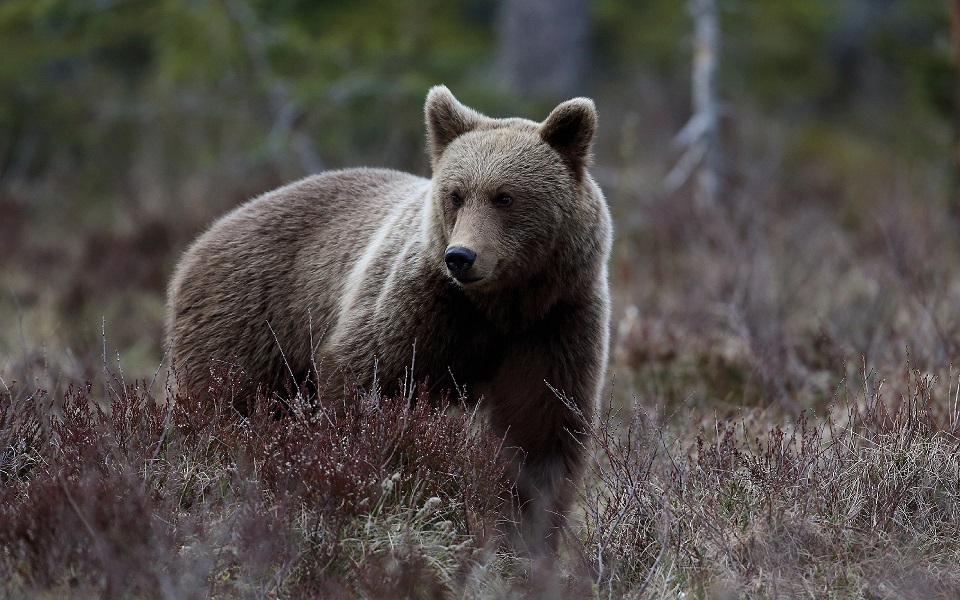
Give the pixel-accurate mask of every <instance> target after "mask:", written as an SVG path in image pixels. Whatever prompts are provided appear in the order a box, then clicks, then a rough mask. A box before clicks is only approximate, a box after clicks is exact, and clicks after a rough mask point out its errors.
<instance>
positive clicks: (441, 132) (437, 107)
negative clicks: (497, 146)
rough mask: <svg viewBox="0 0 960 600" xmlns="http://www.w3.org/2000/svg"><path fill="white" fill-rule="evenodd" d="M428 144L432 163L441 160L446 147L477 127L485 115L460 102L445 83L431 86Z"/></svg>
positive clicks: (426, 109) (428, 107) (427, 106)
mask: <svg viewBox="0 0 960 600" xmlns="http://www.w3.org/2000/svg"><path fill="white" fill-rule="evenodd" d="M425 112H426V113H427V146H428V150H429V152H430V164H432V165H433V166H434V167H436V166H437V163H438V162H439V161H440V156H441V155H442V154H443V151H444V149H446V147H447V146H448V145H449V144H450V142H452V141H453V140H455V139H457V138H458V137H460V136H461V135H463V134H465V133H467V132H468V131H471V130H473V129H475V128H476V127H477V126H478V125H479V124H480V122H481V121H482V120H483V118H484V117H483V115H481V114H480V113H478V112H477V111H475V110H473V109H472V108H467V107H466V106H464V105H462V104H460V102H458V101H457V99H456V98H454V97H453V94H452V93H450V90H448V89H447V87H446V86H444V85H436V86H433V87H432V88H430V92H429V93H428V94H427V105H426V107H425Z"/></svg>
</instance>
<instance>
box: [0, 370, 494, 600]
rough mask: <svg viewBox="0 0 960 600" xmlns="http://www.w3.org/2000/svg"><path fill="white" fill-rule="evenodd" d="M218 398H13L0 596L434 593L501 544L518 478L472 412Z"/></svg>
mask: <svg viewBox="0 0 960 600" xmlns="http://www.w3.org/2000/svg"><path fill="white" fill-rule="evenodd" d="M217 386H218V389H215V390H213V391H214V394H213V396H214V398H216V399H217V400H216V401H213V402H209V401H207V402H203V401H199V400H197V399H196V398H195V397H194V396H192V395H191V394H190V393H177V394H176V395H174V394H172V393H168V394H166V395H165V396H164V397H163V398H157V397H155V396H154V395H153V394H152V393H151V391H150V389H149V388H150V386H149V385H147V384H146V383H138V384H133V385H123V383H122V382H121V381H120V380H114V381H112V382H109V383H107V384H106V385H104V386H103V392H102V395H99V394H98V393H97V392H94V391H93V390H94V386H93V385H91V384H89V383H88V384H86V385H84V386H80V387H70V388H69V389H68V391H67V392H66V393H65V394H63V396H62V397H61V398H53V399H51V398H50V397H49V395H48V394H47V393H46V392H44V391H43V390H38V391H37V392H36V393H34V394H32V395H28V396H19V397H14V395H13V393H11V392H8V393H6V394H5V396H4V397H3V399H2V402H3V407H2V408H3V410H2V412H0V442H2V444H3V453H2V455H0V456H2V462H0V467H2V468H0V478H2V482H3V486H2V487H0V581H3V582H5V583H3V584H2V586H3V594H4V595H8V596H10V595H13V596H30V595H43V594H46V593H54V594H66V593H69V594H70V595H73V596H93V597H96V596H107V597H115V596H122V597H169V598H189V597H206V596H211V595H212V596H216V597H246V596H249V595H256V596H258V597H259V596H261V595H263V594H270V595H280V596H283V597H314V596H316V595H323V596H331V595H332V596H338V595H347V596H352V595H354V594H355V593H356V592H357V590H358V588H357V585H359V589H360V590H364V591H365V593H367V594H369V595H373V596H381V597H382V596H391V597H392V596H403V595H415V596H418V597H423V596H429V597H439V596H440V595H442V594H443V593H445V592H446V591H448V590H450V589H453V588H454V587H456V586H457V585H460V583H459V582H461V581H462V580H463V579H464V577H466V575H467V574H468V573H469V571H470V566H469V565H470V562H471V561H472V560H474V559H473V556H474V555H475V554H476V553H477V552H481V551H483V550H484V549H485V548H493V549H495V547H496V544H497V539H498V534H497V523H498V521H499V519H500V518H501V517H502V516H503V515H504V514H506V513H505V512H504V511H505V508H506V507H507V506H508V504H507V502H508V497H509V495H508V489H509V481H508V480H507V478H506V475H505V472H506V471H505V465H504V463H503V461H502V460H501V458H500V455H499V453H498V451H499V449H500V441H499V439H498V438H496V437H495V436H493V435H492V434H491V433H490V432H489V431H488V429H487V428H486V426H485V424H484V423H483V421H482V420H481V419H480V418H479V416H478V413H476V412H475V411H472V410H463V409H461V408H455V407H451V403H450V402H449V401H448V400H446V399H445V400H443V401H442V402H440V403H431V402H430V399H429V398H428V394H427V391H426V387H420V388H419V389H418V390H417V394H416V396H417V397H416V400H415V401H414V402H411V400H410V398H408V397H403V396H397V397H378V396H375V395H373V396H361V395H360V394H358V393H356V394H355V397H353V398H348V399H343V398H340V399H337V401H336V402H330V403H328V402H326V401H325V400H324V399H319V400H318V399H315V398H314V399H312V400H306V399H304V397H303V396H296V397H295V398H294V399H293V400H290V401H287V402H279V401H277V400H275V399H270V398H265V397H263V396H258V397H254V398H250V399H249V400H247V403H246V408H247V410H245V411H243V412H242V413H241V412H238V411H237V410H236V408H235V405H236V403H235V402H234V400H235V397H234V396H233V395H232V392H233V391H234V390H235V386H232V385H231V382H230V378H229V377H225V378H222V379H220V380H219V383H218V384H217ZM67 590H69V592H67Z"/></svg>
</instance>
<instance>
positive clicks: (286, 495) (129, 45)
mask: <svg viewBox="0 0 960 600" xmlns="http://www.w3.org/2000/svg"><path fill="white" fill-rule="evenodd" d="M698 1H703V0H698ZM693 4H694V2H689V3H688V2H681V1H678V0H643V1H639V0H593V1H589V0H552V1H551V0H464V1H461V2H451V1H449V0H396V1H393V2H386V1H374V0H353V1H351V2H327V1H323V2H311V1H308V0H269V1H268V0H0V449H3V450H2V452H0V483H2V484H3V485H0V549H2V552H0V588H2V586H3V585H6V586H7V587H6V588H3V589H6V590H8V593H9V595H11V596H12V597H20V596H22V597H28V595H29V594H28V592H30V591H31V590H32V591H34V592H36V594H35V597H52V596H51V595H50V594H53V596H56V597H61V596H65V595H67V592H66V590H69V595H70V597H91V598H93V597H114V596H116V597H126V596H129V597H141V596H142V597H167V598H187V597H211V596H217V597H257V598H260V597H291V598H293V597H305V598H306V597H310V598H312V597H355V596H356V595H358V593H359V595H366V596H367V597H401V595H405V596H408V597H444V593H445V592H444V590H447V591H450V590H457V592H456V595H457V597H464V598H481V597H497V598H506V597H517V598H519V597H528V596H526V595H525V594H524V589H536V587H537V582H536V573H535V572H534V573H533V575H532V576H531V570H530V568H529V567H530V565H524V564H519V565H518V563H517V562H516V559H517V557H516V555H512V554H511V552H510V551H509V548H507V549H504V548H503V547H500V546H498V543H497V541H496V539H493V538H490V537H489V536H488V534H489V533H490V532H491V531H493V529H492V528H493V524H494V523H496V522H497V519H498V518H499V515H501V514H504V513H503V511H505V510H506V508H505V507H506V506H507V505H508V501H507V492H506V490H507V482H505V481H502V478H501V477H500V475H503V470H502V468H501V469H500V470H499V471H498V470H497V469H498V467H497V460H498V459H497V456H498V455H497V448H498V447H499V446H498V442H497V441H496V440H491V439H490V438H488V437H485V435H486V434H485V433H484V431H483V429H482V428H481V427H479V426H475V423H474V421H473V420H472V419H473V416H472V415H464V414H460V415H459V416H458V414H457V413H456V411H451V412H450V413H447V412H444V411H443V409H442V408H440V409H437V408H436V407H434V408H430V407H427V406H426V403H425V402H421V403H419V404H418V405H417V406H416V407H415V408H416V410H415V411H414V409H412V408H411V407H410V406H409V404H408V403H407V402H406V401H405V400H404V399H402V398H399V399H394V400H393V401H391V402H392V403H389V402H388V403H386V404H383V405H381V404H379V403H376V405H373V404H371V403H369V402H359V401H358V402H355V403H353V404H351V406H352V408H353V410H352V411H343V414H341V412H339V411H335V410H331V409H330V408H329V406H327V405H323V406H321V407H320V408H319V409H318V410H319V413H311V412H310V411H309V410H304V411H303V414H305V415H306V414H308V413H309V414H310V415H313V416H312V417H311V418H310V419H305V420H298V419H297V418H293V417H291V418H289V419H275V418H274V416H275V413H273V412H271V411H270V410H264V411H261V412H262V414H259V417H258V419H259V420H257V419H253V420H240V419H236V418H234V416H235V415H232V414H228V413H226V412H223V411H221V410H220V408H221V407H220V406H219V405H218V406H208V405H206V404H199V403H193V402H192V401H190V400H189V399H186V400H185V399H184V398H182V397H181V398H177V399H175V400H173V399H171V398H170V397H168V396H167V393H166V390H165V389H164V387H163V379H164V377H163V375H164V367H165V365H164V363H163V358H162V350H161V338H162V326H163V325H162V324H163V317H164V303H165V300H164V291H165V287H166V282H167V280H168V279H169V276H170V274H171V272H172V270H173V267H174V265H175V264H176V261H177V259H178V256H179V255H180V253H181V252H182V251H183V250H184V248H185V247H186V246H187V244H189V243H190V241H191V240H192V239H193V238H194V237H195V236H196V235H197V234H198V233H199V232H201V231H202V230H203V229H204V228H205V227H206V226H207V225H208V224H209V223H210V222H211V221H212V220H213V219H215V218H216V217H217V216H219V215H221V214H223V213H225V212H226V211H228V210H230V209H231V208H233V207H235V206H237V205H238V204H240V203H242V202H244V201H246V200H247V199H249V198H252V197H254V196H256V195H258V194H260V193H262V192H264V191H267V190H270V189H273V188H275V187H277V186H279V185H281V184H283V183H285V182H289V181H292V180H294V179H297V178H299V177H302V176H304V175H307V174H310V173H315V172H318V171H320V170H323V169H334V168H341V167H351V166H360V165H366V166H384V167H393V168H397V169H403V170H408V171H412V172H415V173H418V174H422V175H424V176H428V175H429V168H428V161H427V159H426V155H425V152H424V126H423V114H422V111H423V102H424V98H425V95H426V92H427V90H428V89H429V87H430V86H432V85H435V84H439V83H444V84H446V85H447V86H449V87H450V88H451V90H452V91H453V92H454V93H455V94H456V95H457V96H458V98H459V99H460V100H462V101H463V102H464V103H465V104H467V105H469V106H473V107H476V108H477V109H479V110H481V111H484V112H486V113H488V114H490V115H491V116H496V117H506V116H524V117H528V118H531V119H537V120H540V119H543V118H544V117H545V116H546V115H547V114H548V111H549V110H550V109H551V108H552V107H553V106H555V104H556V103H557V102H559V101H561V100H564V99H567V98H569V97H572V96H576V95H584V96H590V97H592V98H594V99H595V100H596V103H597V107H598V111H599V115H600V131H599V134H598V136H597V139H596V140H595V164H594V166H593V168H592V173H593V174H594V176H595V177H596V179H597V180H598V181H599V183H600V184H601V186H602V188H603V189H604V191H605V194H606V197H607V199H608V201H609V203H610V206H611V210H612V212H613V215H614V219H615V229H616V239H615V247H614V253H613V257H612V260H611V265H610V267H611V269H610V272H611V286H612V293H613V300H614V311H613V323H612V326H613V336H612V337H613V339H612V344H613V348H612V353H611V365H610V370H609V373H610V375H611V377H610V380H611V382H610V387H609V388H608V389H609V393H607V394H605V395H604V399H603V406H601V411H600V416H599V418H598V419H597V422H596V423H595V424H594V427H593V428H592V429H591V430H590V431H589V432H588V433H589V437H590V439H591V444H590V448H591V461H590V466H589V470H588V473H587V475H586V477H585V478H584V481H583V484H582V493H581V494H580V496H579V497H578V498H577V499H576V501H575V506H574V508H573V510H572V512H571V516H572V519H571V528H570V530H569V531H567V532H565V535H564V543H563V544H562V546H561V548H562V551H561V556H560V559H559V561H558V563H557V566H558V567H557V568H558V573H560V574H561V575H562V581H563V582H564V585H565V586H566V587H565V590H566V591H568V592H569V594H568V595H569V597H577V598H582V597H594V598H599V597H609V598H614V597H631V598H665V597H671V598H678V597H697V598H752V597H755V598H778V597H790V598H792V597H818V598H820V597H822V598H844V599H846V598H863V599H867V598H869V599H871V600H876V599H878V598H891V599H892V598H898V599H899V598H916V599H918V600H919V599H924V600H926V599H929V598H957V597H960V567H958V565H960V542H958V540H960V518H958V515H960V452H958V451H957V448H958V447H960V443H958V440H960V407H958V398H960V378H958V371H957V369H956V368H955V367H954V365H955V364H956V363H957V361H958V358H960V268H958V265H960V243H958V241H960V210H958V203H957V197H958V182H957V174H958V169H957V164H958V163H957V157H958V154H957V139H956V137H957V132H958V123H960V119H958V110H960V106H958V97H957V92H958V89H960V85H958V84H960V78H958V74H957V60H956V58H955V55H954V48H957V47H960V1H957V0H950V1H947V0H778V1H776V2H773V1H764V0H717V2H716V5H717V7H718V22H719V31H720V43H719V50H718V52H717V53H716V55H715V58H717V59H718V61H719V71H718V73H717V77H716V81H715V88H714V89H715V91H716V95H717V98H718V99H719V101H718V102H714V108H717V109H718V114H719V128H718V130H717V137H716V140H717V145H716V146H715V150H716V154H715V156H714V158H717V160H716V164H717V165H719V166H720V167H722V170H721V169H718V170H717V174H718V176H719V180H718V181H719V183H720V185H719V186H718V188H717V189H718V190H719V192H718V193H717V194H715V197H713V198H712V199H711V198H707V199H706V201H705V199H704V195H703V194H702V193H700V191H699V190H700V188H699V187H698V185H699V181H700V179H698V178H697V177H696V173H691V170H690V169H687V167H688V166H690V164H691V163H689V162H688V159H689V158H690V157H691V156H692V157H694V158H695V157H696V156H697V155H696V154H695V153H694V154H691V153H690V152H691V151H690V148H691V147H692V146H691V140H690V139H689V138H690V136H689V135H688V134H689V133H690V132H691V131H693V130H694V129H695V128H691V127H685V126H686V125H687V124H688V123H690V122H691V117H692V116H693V114H694V112H695V110H696V109H697V103H696V102H694V101H692V100H691V96H692V95H693V92H694V91H695V89H696V87H697V86H696V85H694V83H693V80H694V79H695V78H694V77H693V76H692V63H693V62H694V60H695V59H696V58H698V57H699V58H701V59H702V58H705V56H706V55H705V54H704V53H702V52H700V53H697V52H694V50H693V49H692V48H693V47H694V42H695V39H696V36H695V33H694V32H695V30H696V28H695V26H694V19H693V18H692V17H691V14H690V11H689V7H690V6H692V5H693ZM951 14H952V15H953V16H954V19H955V20H954V21H953V22H952V21H951ZM951 23H953V27H951ZM951 32H953V35H951ZM681 132H684V133H682V134H681ZM708 158H709V157H708ZM687 175H691V176H690V177H688V176H687ZM155 375H157V376H158V377H157V379H156V380H154V377H155ZM139 378H146V379H147V380H148V381H147V382H146V383H141V384H140V387H131V386H129V384H130V383H131V382H132V381H133V380H134V379H139ZM86 381H91V382H92V384H88V385H92V387H84V382H86ZM117 383H121V384H122V383H126V384H127V387H125V386H124V385H116V384H117ZM226 387H227V386H224V389H226ZM145 388H148V390H147V391H145ZM40 390H47V391H48V392H49V393H47V392H44V391H40ZM228 391H229V390H228ZM221 392H223V390H221ZM155 399H157V400H160V402H159V403H158V402H155V401H154V400H155ZM164 400H166V402H164ZM61 401H62V402H61ZM88 401H89V402H88ZM335 404H336V403H333V405H335ZM106 405H111V409H110V410H109V411H106V410H101V407H102V406H106ZM50 406H53V408H50ZM261 408H262V407H261ZM313 408H316V407H313ZM311 410H312V408H311ZM324 410H327V411H328V412H329V414H326V413H323V411H324ZM321 413H323V414H326V417H327V420H324V419H323V418H320V417H316V415H317V414H321ZM298 414H299V413H298ZM411 415H413V417H412V418H411ZM254 416H256V415H254ZM314 417H316V418H314ZM251 423H252V425H251ZM344 431H347V432H352V433H350V434H349V435H346V434H344ZM464 431H469V432H471V434H470V435H464ZM263 432H266V433H265V434H263V435H261V434H262V433H263ZM384 440H393V441H392V442H390V443H386V442H384ZM425 457H426V458H425ZM291 482H293V483H291ZM484 523H486V524H487V525H484ZM488 526H489V527H488ZM494 538H495V536H494ZM5 581H6V583H4V582H5ZM528 584H529V586H532V587H530V588H524V586H526V585H528ZM558 585H559V584H558ZM518 586H519V587H518ZM424 589H429V590H432V593H426V592H424V593H414V592H416V590H421V591H422V590H424ZM51 590H53V591H51ZM336 590H339V592H337V593H334V592H335V591H336ZM358 590H359V592H358ZM464 590H465V591H464ZM510 590H512V592H511V591H510ZM554 591H558V590H554ZM58 592H62V593H58ZM401 592H403V594H401ZM461 592H462V594H461ZM548 592H549V589H548ZM511 594H512V595H511ZM687 594H689V595H687ZM545 597H560V594H559V593H557V594H552V595H551V594H549V593H548V594H546V595H545Z"/></svg>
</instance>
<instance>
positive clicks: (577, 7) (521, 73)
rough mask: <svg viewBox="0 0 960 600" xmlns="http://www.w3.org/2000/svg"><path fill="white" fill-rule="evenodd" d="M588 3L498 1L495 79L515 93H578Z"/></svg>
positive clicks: (586, 39)
mask: <svg viewBox="0 0 960 600" xmlns="http://www.w3.org/2000/svg"><path fill="white" fill-rule="evenodd" d="M589 22H590V4H589V2H588V0H501V2H500V9H499V14H498V19H497V36H498V39H499V46H500V48H499V54H500V56H499V61H498V69H499V76H500V79H501V80H502V81H503V83H504V84H506V85H507V87H508V88H509V89H510V90H511V91H513V92H515V93H517V94H520V95H523V96H530V95H534V96H535V95H543V96H548V97H551V98H553V99H555V100H565V99H567V98H569V97H571V96H575V95H577V94H578V93H582V90H581V86H582V84H583V80H584V78H585V76H586V74H587V73H586V70H587V64H588V62H587V60H588V52H589V43H588V42H589Z"/></svg>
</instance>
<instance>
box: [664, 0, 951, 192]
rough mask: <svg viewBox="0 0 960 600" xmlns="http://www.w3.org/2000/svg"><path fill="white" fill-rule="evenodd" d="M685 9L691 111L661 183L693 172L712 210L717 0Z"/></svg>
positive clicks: (719, 151)
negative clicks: (677, 153)
mask: <svg viewBox="0 0 960 600" xmlns="http://www.w3.org/2000/svg"><path fill="white" fill-rule="evenodd" d="M958 1H960V0H958ZM687 9H688V10H689V11H690V16H691V17H692V18H693V26H694V29H693V69H692V74H691V88H692V96H693V98H692V111H693V115H692V116H691V117H690V120H689V121H687V124H686V125H684V127H683V129H682V130H681V131H680V132H679V133H678V134H677V136H676V138H675V139H674V143H675V144H676V145H677V146H678V147H679V148H681V149H683V154H682V155H681V156H680V159H679V160H678V161H677V163H676V164H675V165H674V167H673V169H671V170H670V173H668V174H667V176H666V178H665V179H664V181H663V187H664V190H665V192H666V193H667V194H672V193H674V192H675V191H677V189H679V188H680V186H682V185H683V184H684V183H686V182H687V181H688V180H689V179H690V177H691V175H693V174H694V173H696V186H695V199H696V206H697V207H698V208H699V209H701V210H711V209H712V208H714V207H716V206H718V205H719V204H720V203H721V202H722V201H723V196H724V194H725V192H726V190H725V185H724V182H725V175H724V173H725V169H726V167H725V165H724V160H723V148H722V140H721V136H720V113H721V107H720V98H719V96H718V94H717V69H718V65H719V56H720V28H719V26H718V24H717V0H688V2H687Z"/></svg>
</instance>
